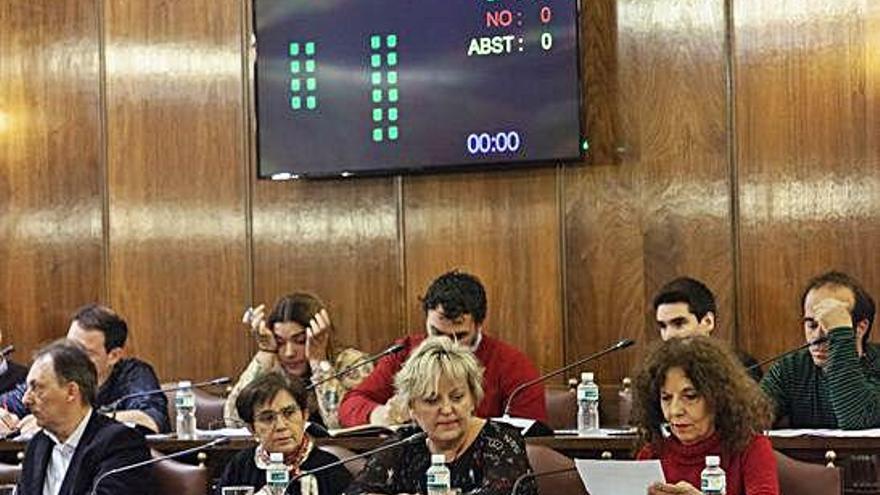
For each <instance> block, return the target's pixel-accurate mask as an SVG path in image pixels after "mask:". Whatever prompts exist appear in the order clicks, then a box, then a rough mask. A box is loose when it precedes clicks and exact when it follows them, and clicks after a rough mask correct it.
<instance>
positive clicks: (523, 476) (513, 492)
mask: <svg viewBox="0 0 880 495" xmlns="http://www.w3.org/2000/svg"><path fill="white" fill-rule="evenodd" d="M572 471H577V468H576V467H567V468H562V469H554V470H553V471H544V472H542V473H534V472H528V473H523V474H521V475H519V476H517V478H516V481H514V482H513V488H511V489H510V495H517V490H519V484H520V483H522V482H523V481H524V480H527V479H529V478H543V477H544V476H553V475H555V474H562V473H569V472H572Z"/></svg>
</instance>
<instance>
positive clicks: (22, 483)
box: [17, 340, 151, 495]
mask: <svg viewBox="0 0 880 495" xmlns="http://www.w3.org/2000/svg"><path fill="white" fill-rule="evenodd" d="M96 389H97V373H96V370H95V365H94V363H92V361H91V360H90V359H89V357H88V355H87V354H86V353H85V351H84V350H83V349H82V348H81V347H80V346H79V345H78V344H76V343H74V342H71V341H64V340H62V341H57V342H54V343H52V344H50V345H48V346H47V347H44V348H43V349H41V350H39V351H38V352H37V354H36V357H35V358H34V363H33V365H32V366H31V369H30V372H29V373H28V377H27V390H26V392H25V394H24V402H25V404H26V405H27V407H28V408H29V409H30V410H31V411H32V413H33V415H34V418H36V422H37V425H38V426H40V427H41V428H42V430H41V431H39V432H38V433H37V434H36V435H35V436H34V438H32V439H31V441H30V442H29V443H28V446H27V450H26V452H25V457H24V462H23V463H22V472H21V477H20V478H19V480H18V486H17V492H18V493H23V494H33V495H38V494H43V495H87V494H89V493H90V492H91V490H92V488H93V486H94V484H95V482H96V480H97V479H98V478H99V477H101V475H103V474H105V473H107V472H108V471H110V470H112V469H115V468H118V467H122V466H126V465H129V464H134V463H137V462H140V461H144V460H147V459H149V458H150V453H149V450H148V449H147V445H146V441H145V440H144V437H143V435H142V434H140V433H139V432H137V431H135V430H133V429H131V428H127V427H126V426H124V425H122V424H121V423H118V422H116V421H115V420H113V419H111V418H108V417H106V416H104V415H101V414H97V413H96V412H95V411H94V410H93V409H92V403H93V402H94V399H95V394H96ZM150 477H151V471H150V470H149V468H142V469H133V470H131V471H127V472H123V473H118V474H112V475H108V476H106V477H105V478H104V479H103V480H102V481H101V482H100V484H99V485H98V489H97V491H96V493H98V494H103V495H111V494H120V495H122V494H146V493H150V488H149V487H150V486H151V479H150Z"/></svg>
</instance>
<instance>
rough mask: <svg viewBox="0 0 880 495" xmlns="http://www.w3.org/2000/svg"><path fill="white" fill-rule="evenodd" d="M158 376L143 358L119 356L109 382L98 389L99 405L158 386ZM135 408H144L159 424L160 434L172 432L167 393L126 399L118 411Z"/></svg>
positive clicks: (154, 388)
mask: <svg viewBox="0 0 880 495" xmlns="http://www.w3.org/2000/svg"><path fill="white" fill-rule="evenodd" d="M159 388H160V386H159V379H158V378H156V373H155V372H154V371H153V367H152V366H150V365H149V364H147V363H145V362H143V361H141V360H140V359H134V358H126V359H120V360H119V361H118V362H117V363H116V364H115V365H114V366H113V371H111V372H110V376H109V377H108V378H107V381H106V382H104V384H103V385H101V388H100V389H99V390H98V399H97V400H96V401H95V403H96V404H98V405H101V406H103V405H106V404H110V403H112V402H113V401H115V400H117V399H119V398H120V397H122V396H125V395H128V394H131V393H135V392H144V391H148V390H157V389H159ZM129 409H136V410H138V411H143V412H144V413H145V414H147V415H148V416H149V417H150V418H152V419H153V421H155V422H156V424H157V425H158V426H159V433H165V432H168V431H170V428H169V426H170V424H169V422H168V398H167V397H166V396H165V394H164V393H158V394H150V395H144V396H141V397H134V398H131V399H126V400H124V401H122V402H121V403H120V404H119V407H118V408H117V410H119V411H125V410H129Z"/></svg>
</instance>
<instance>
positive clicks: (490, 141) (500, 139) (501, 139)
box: [467, 131, 522, 155]
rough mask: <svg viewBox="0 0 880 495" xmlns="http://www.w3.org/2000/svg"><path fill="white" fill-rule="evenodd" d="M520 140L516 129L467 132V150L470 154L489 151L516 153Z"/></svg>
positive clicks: (520, 143)
mask: <svg viewBox="0 0 880 495" xmlns="http://www.w3.org/2000/svg"><path fill="white" fill-rule="evenodd" d="M521 145H522V140H521V139H520V137H519V133H518V132H516V131H502V132H496V133H494V134H493V133H488V132H481V133H474V134H468V137H467V150H468V153H470V154H472V155H486V154H489V153H516V152H518V151H519V150H520V146H521Z"/></svg>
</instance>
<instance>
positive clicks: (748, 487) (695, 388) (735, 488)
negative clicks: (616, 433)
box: [632, 337, 779, 495]
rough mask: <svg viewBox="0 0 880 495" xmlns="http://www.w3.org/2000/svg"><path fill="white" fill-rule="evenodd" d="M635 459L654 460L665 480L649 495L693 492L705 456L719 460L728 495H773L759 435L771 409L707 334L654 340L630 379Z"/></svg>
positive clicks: (770, 464) (767, 451) (766, 448)
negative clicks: (637, 443)
mask: <svg viewBox="0 0 880 495" xmlns="http://www.w3.org/2000/svg"><path fill="white" fill-rule="evenodd" d="M632 419H633V424H634V425H635V426H636V427H637V428H638V429H639V433H640V435H641V437H642V439H643V441H644V444H645V445H644V446H643V447H642V449H641V450H640V451H639V453H638V455H637V458H638V459H660V462H661V464H662V466H663V473H664V475H665V477H666V481H667V482H666V483H655V484H654V485H651V486H650V487H649V488H648V494H649V495H667V494H680V495H699V494H701V493H702V492H701V491H700V489H699V488H698V487H699V486H700V473H701V472H702V470H703V468H704V467H705V459H706V456H720V458H721V468H722V469H724V472H725V473H726V475H727V488H726V493H727V495H779V482H778V480H777V476H776V459H775V457H774V456H773V447H772V446H771V444H770V441H769V440H768V439H767V437H765V436H763V435H762V432H763V430H765V429H767V428H769V427H770V425H771V423H772V421H773V408H772V406H771V404H770V402H769V400H768V399H767V398H766V397H765V396H764V394H763V393H762V392H761V389H760V388H759V387H758V385H757V384H756V383H755V381H754V380H752V379H751V378H749V375H748V372H747V371H746V369H745V368H743V366H742V365H741V364H740V363H739V361H738V360H737V359H736V357H735V355H734V354H733V353H732V352H731V351H730V350H729V349H728V348H727V347H726V345H725V344H724V343H723V342H721V341H719V340H717V339H714V338H712V337H688V338H683V339H670V340H668V341H666V342H658V343H657V344H655V345H654V346H653V347H652V348H651V349H650V351H649V353H648V356H647V358H646V359H645V361H644V363H643V364H642V366H641V368H640V370H639V372H638V374H637V376H636V380H635V390H634V403H633V413H632Z"/></svg>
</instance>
